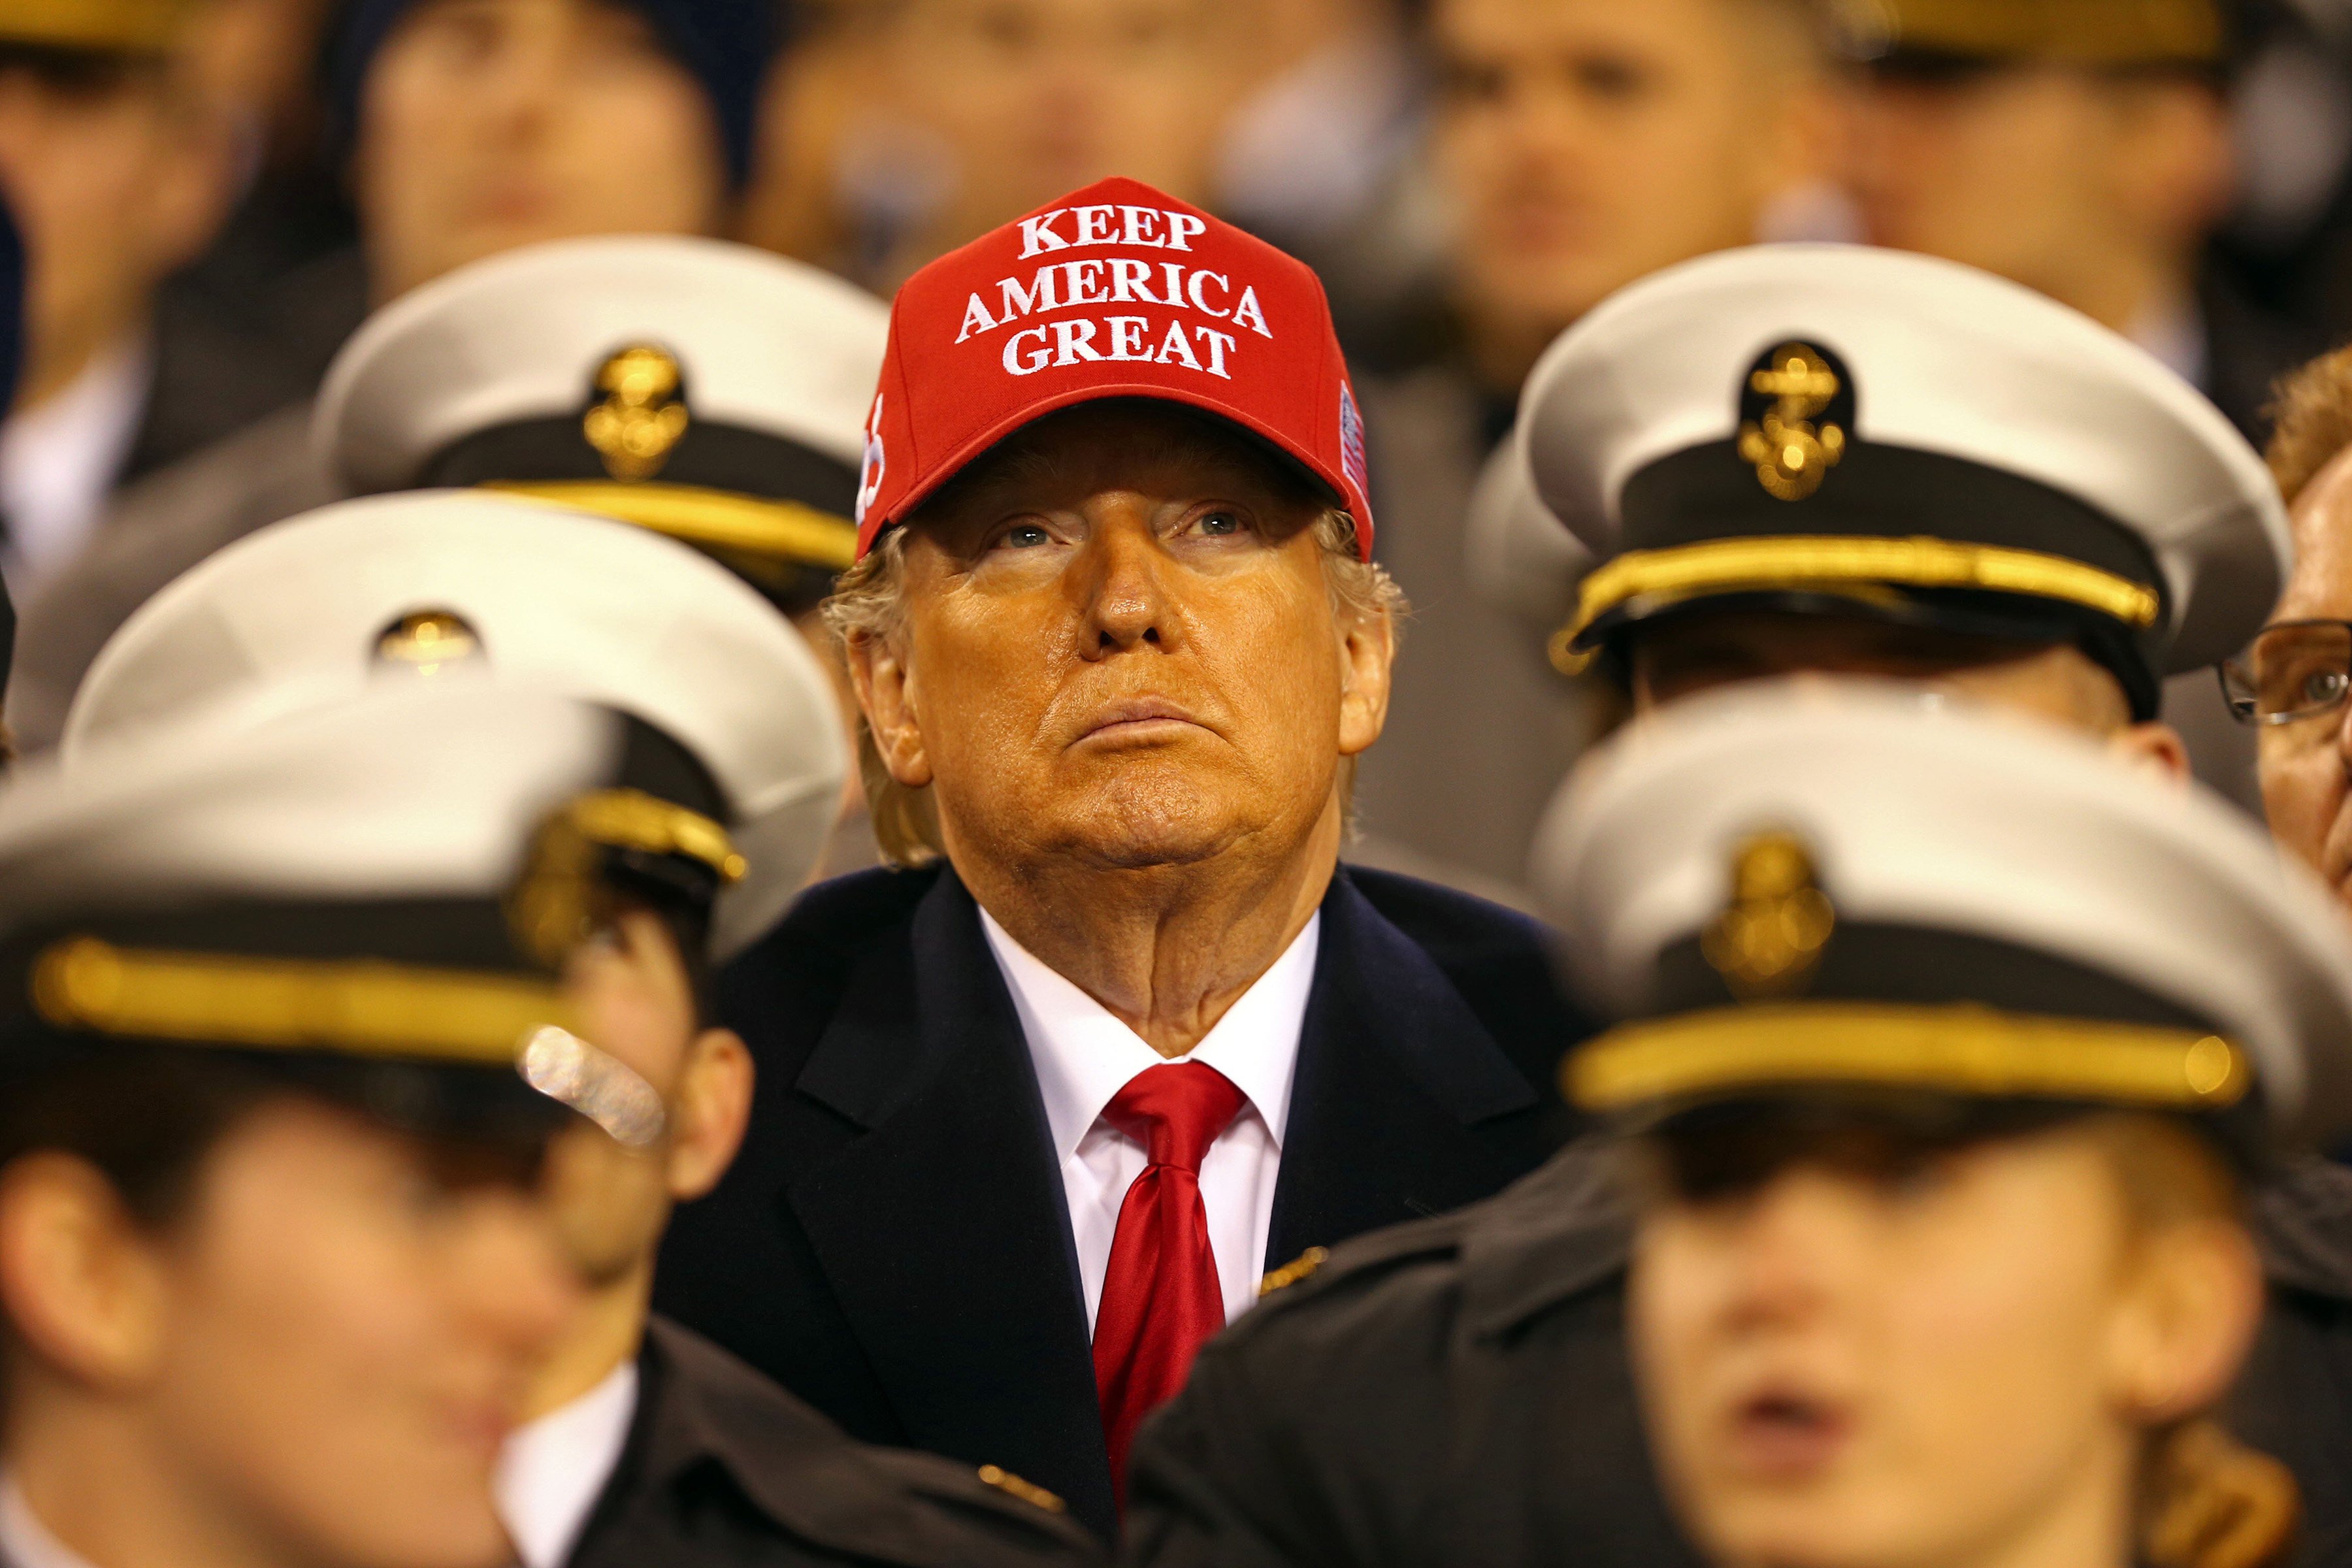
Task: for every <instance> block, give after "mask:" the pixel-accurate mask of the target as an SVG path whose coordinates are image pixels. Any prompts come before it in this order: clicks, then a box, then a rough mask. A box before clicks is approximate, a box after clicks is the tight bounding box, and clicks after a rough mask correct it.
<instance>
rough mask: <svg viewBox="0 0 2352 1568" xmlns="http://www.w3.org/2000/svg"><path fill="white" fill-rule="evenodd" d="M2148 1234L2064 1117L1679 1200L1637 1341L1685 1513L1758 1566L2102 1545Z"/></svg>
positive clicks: (1849, 1567) (1906, 1566) (1647, 1263)
mask: <svg viewBox="0 0 2352 1568" xmlns="http://www.w3.org/2000/svg"><path fill="white" fill-rule="evenodd" d="M2125 1254H2126V1216H2125V1211H2124V1205H2123V1203H2122V1201H2121V1194H2120V1192H2119V1189H2118V1187H2117V1184H2116V1178H2115V1175H2114V1173H2113V1167H2112V1165H2111V1164H2110V1163H2109V1161H2108V1159H2107V1157H2106V1156H2105V1152H2104V1151H2102V1150H2101V1149H2100V1148H2098V1147H2097V1146H2095V1145H2094V1144H2093V1143H2091V1142H2089V1141H2088V1140H2086V1139H2084V1138H2083V1137H2080V1136H2077V1135H2074V1134H2071V1133H2067V1132H2064V1131H2061V1132H2058V1133H2053V1134H2046V1135H2042V1136H2037V1137H2032V1138H2022V1139H2014V1140H2005V1141H2001V1142H1992V1143H1986V1144H1980V1145H1978V1146H1975V1147H1972V1148H1968V1149H1964V1150H1961V1151H1959V1152H1946V1153H1942V1154H1939V1155H1935V1156H1932V1157H1925V1158H1922V1159H1921V1160H1920V1161H1919V1162H1918V1163H1916V1166H1915V1165H1904V1166H1898V1167H1897V1168H1896V1169H1895V1170H1893V1171H1891V1172H1885V1173H1874V1174H1862V1173H1853V1172H1850V1171H1845V1170H1832V1169H1827V1168H1823V1167H1819V1166H1797V1167H1793V1168H1790V1169H1788V1170H1786V1171H1784V1172H1782V1173H1780V1174H1779V1175H1777V1176H1774V1177H1771V1178H1769V1179H1768V1180H1767V1181H1765V1182H1764V1183H1763V1184H1761V1185H1760V1186H1759V1187H1757V1188H1755V1189H1754V1190H1752V1191H1748V1192H1745V1193H1741V1194H1737V1195H1733V1196H1727V1197H1717V1198H1710V1199H1706V1200H1698V1199H1689V1198H1684V1199H1671V1200H1664V1201H1662V1202H1660V1203H1658V1204H1656V1205H1653V1206H1652V1207H1651V1208H1650V1210H1649V1211H1648V1212H1646V1213H1645V1215H1643V1221H1642V1224H1641V1226H1640V1229H1639V1233H1638V1237H1637V1242H1636V1247H1635V1252H1634V1262H1633V1276H1632V1280H1631V1292H1632V1294H1631V1300H1630V1311H1631V1314H1632V1317H1631V1322H1632V1337H1633V1351H1634V1358H1635V1363H1636V1367H1637V1373H1638V1376H1639V1380H1640V1383H1641V1385H1642V1392H1643V1404H1644V1408H1645V1410H1646V1412H1647V1415H1648V1421H1649V1427H1650V1433H1651V1442H1652V1446H1653V1447H1654V1450H1655V1453H1656V1455H1657V1458H1658V1460H1659V1464H1660V1468H1661V1471H1662V1473H1663V1474H1664V1477H1665V1479H1666V1480H1667V1484H1668V1487H1669V1489H1670V1491H1671V1492H1672V1494H1673V1495H1674V1496H1675V1500H1676V1501H1677V1504H1678V1506H1679V1509H1680V1511H1681V1513H1682V1515H1683V1518H1684V1520H1685V1523H1686V1524H1687V1525H1688V1526H1689V1527H1690V1528H1691V1529H1692V1531H1693V1532H1694V1534H1695V1536H1696V1538H1697V1540H1698V1541H1699V1542H1701V1544H1702V1545H1703V1546H1704V1547H1705V1548H1706V1551H1707V1552H1708V1554H1709V1555H1710V1556H1711V1557H1713V1558H1714V1560H1715V1561H1717V1562H1718V1563H1726V1564H1733V1565H1739V1568H1750V1565H1756V1564H1766V1563H1769V1564H1773V1565H1775V1568H1928V1565H1931V1564H1947V1563H1971V1562H1975V1563H1982V1562H1989V1561H1997V1560H2005V1559H2014V1560H2019V1561H2031V1560H2033V1559H2034V1558H2035V1556H2036V1555H2037V1549H2038V1555H2039V1556H2040V1557H2042V1558H2049V1559H2052V1560H2059V1559H2064V1558H2066V1557H2067V1550H2068V1549H2075V1550H2077V1551H2078V1552H2079V1550H2080V1549H2082V1548H2084V1547H2089V1548H2093V1549H2094V1550H2091V1551H2090V1552H2088V1554H2087V1555H2083V1556H2081V1557H2080V1560H2084V1561H2088V1560H2092V1559H2094V1558H2097V1557H2100V1556H2101V1555H2102V1553H2101V1552H2100V1551H2098V1550H2096V1549H2097V1548H2103V1547H2106V1546H2108V1545H2109V1544H2110V1542H2107V1541H2106V1540H2105V1538H2104V1534H2105V1532H2119V1531H2120V1530H2121V1520H2122V1517H2123V1515H2124V1514H2125V1513H2126V1506H2125V1505H2126V1500H2127V1499H2128V1496H2129V1489H2130V1486H2131V1479H2132V1460H2133V1458H2134V1456H2135V1455H2136V1453H2137V1448H2136V1444H2137V1440H2138V1439H2137V1426H2136V1425H2135V1422H2134V1420H2133V1418H2132V1416H2131V1414H2130V1412H2129V1411H2127V1410H2126V1409H2123V1408H2121V1406H2123V1405H2126V1403H2127V1391H2126V1388H2125V1387H2124V1386H2123V1384H2124V1382H2125V1380H2126V1377H2127V1375H2129V1373H2128V1372H2127V1369H2129V1368H2132V1367H2133V1366H2134V1365H2135V1364H2136V1363H2133V1360H2132V1356H2131V1347H2132V1346H2133V1345H2134V1344H2135V1340H2134V1338H2133V1331H2134V1329H2135V1327H2136V1325H2137V1324H2138V1323H2139V1321H2140V1320H2139V1319H2138V1318H2137V1317H2136V1316H2135V1315H2134V1313H2133V1311H2132V1305H2133V1300H2134V1299H2133V1298H2132V1296H2131V1294H2130V1291H2129V1289H2128V1288H2127V1286H2126V1272H2127V1271H2126V1268H2125ZM2086 1521H2087V1526H2088V1528H2089V1530H2090V1531H2091V1534H2090V1536H2089V1537H2088V1539H2087V1540H2086V1539H2084V1537H2082V1536H2081V1535H2080V1534H2071V1535H2070V1534H2069V1533H2068V1531H2069V1529H2070V1528H2072V1529H2074V1530H2077V1531H2079V1530H2080V1529H2081V1528H2083V1527H2084V1525H2085V1523H2086ZM2053 1531H2054V1532H2056V1535H2057V1538H2058V1539H2059V1541H2060V1542H2062V1547H2061V1549H2060V1550H2059V1551H2058V1552H2056V1553H2055V1555H2054V1557H2053V1552H2052V1551H2051V1550H2050V1547H2051V1545H2052V1541H2053ZM2114 1544H2116V1545H2118V1546H2119V1544H2120V1543H2114ZM2105 1555H2106V1557H2107V1559H2108V1560H2120V1558H2121V1555H2122V1552H2121V1551H2120V1550H2115V1551H2112V1552H2107V1553H2105Z"/></svg>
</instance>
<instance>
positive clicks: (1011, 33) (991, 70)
mask: <svg viewBox="0 0 2352 1568" xmlns="http://www.w3.org/2000/svg"><path fill="white" fill-rule="evenodd" d="M1215 22H1216V17H1215V13H1214V11H1213V9H1212V6H1211V5H1210V4H1208V3H1206V0H922V3H921V4H919V5H916V6H914V7H912V8H911V9H910V11H909V12H908V16H906V17H905V18H903V19H902V21H901V23H900V25H899V26H898V29H897V31H896V33H895V34H894V35H893V37H894V43H893V54H894V57H895V59H896V62H897V74H898V87H899V91H900V96H901V98H902V100H903V101H904V103H905V105H906V110H905V111H906V113H907V114H908V115H909V116H910V117H912V119H913V121H915V122H916V123H919V124H926V125H929V127H930V128H931V129H933V130H934V131H936V132H938V134H939V139H940V145H941V146H942V147H943V148H944V149H945V151H946V152H947V153H948V155H949V157H950V159H951V160H952V163H953V167H952V169H951V170H950V174H949V178H950V182H951V185H950V194H949V195H948V196H947V199H946V208H945V211H944V212H943V213H942V214H941V215H940V221H939V223H938V226H937V229H938V232H937V233H936V234H935V235H934V236H933V237H932V243H933V245H934V246H935V247H938V248H941V249H944V248H947V247H951V246H954V245H959V244H961V243H963V242H964V241H966V240H969V239H971V238H974V237H978V236H979V235H981V234H983V233H985V232H986V231H987V230H989V229H991V228H993V227H994V226H997V225H999V224H1003V223H1008V222H1010V221H1012V220H1013V218H1014V217H1016V216H1020V215H1021V214H1022V213H1024V212H1028V211H1031V210H1033V209H1034V208H1036V207H1039V206H1043V205H1045V204H1046V203H1047V202H1050V201H1052V200H1053V199H1054V198H1055V196H1057V195H1061V194H1062V193H1063V192H1065V191H1072V190H1076V189H1078V188H1079V187H1080V186H1083V185H1088V184H1093V183H1094V182H1095V181H1097V180H1099V179H1102V178H1104V177H1105V176H1107V175H1110V174H1125V175H1128V176H1129V177H1131V178H1134V179H1138V180H1141V181H1143V182H1144V183H1145V184H1150V185H1152V186H1154V187H1156V188H1158V189H1160V190H1164V191H1168V192H1170V193H1171V194H1172V195H1177V196H1179V197H1181V198H1183V199H1188V200H1197V199H1200V198H1202V197H1203V196H1204V195H1206V190H1207V185H1208V176H1209V160H1210V157H1211V153H1212V150H1213V147H1214V144H1215V138H1216V134H1217V132H1218V129H1219V128H1220V126H1221V125H1222V124H1223V107H1224V102H1225V100H1226V99H1228V98H1229V97H1230V96H1231V92H1232V84H1231V81H1230V79H1231V78H1232V77H1233V76H1234V75H1235V74H1236V73H1234V72H1233V71H1231V70H1230V69H1228V70H1223V71H1220V70H1219V69H1218V66H1219V65H1220V64H1221V63H1227V62H1221V61H1220V59H1219V58H1218V56H1217V54H1216V52H1215V50H1214V47H1213V46H1214V42H1215V35H1214V32H1213V28H1214V26H1215Z"/></svg>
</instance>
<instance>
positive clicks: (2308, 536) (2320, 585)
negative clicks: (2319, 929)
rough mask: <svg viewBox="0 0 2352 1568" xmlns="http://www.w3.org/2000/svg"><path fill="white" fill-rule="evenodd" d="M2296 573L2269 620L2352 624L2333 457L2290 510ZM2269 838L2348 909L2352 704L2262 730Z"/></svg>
mask: <svg viewBox="0 0 2352 1568" xmlns="http://www.w3.org/2000/svg"><path fill="white" fill-rule="evenodd" d="M2294 534H2295V539H2294V544H2295V551H2294V575H2293V576H2292V577H2290V578H2289V579H2288V580H2287V585H2286V594H2285V595H2284V597H2283V598H2281V599H2280V601H2279V605H2278V608H2277V609H2276V610H2274V611H2273V612H2272V615H2271V619H2272V620H2273V621H2310V620H2352V466H2347V461H2346V460H2345V459H2343V458H2338V459H2337V460H2336V462H2335V463H2333V464H2331V465H2330V466H2329V467H2328V468H2327V469H2326V471H2325V472H2324V473H2322V474H2321V475H2320V476H2319V478H2318V479H2315V480H2314V481H2313V482H2312V483H2311V485H2310V486H2309V488H2307V489H2305V491H2304V492H2303V494H2302V495H2301V496H2299V497H2298V498H2296V501H2295V508H2294ZM2260 745H2261V752H2260V757H2261V767H2262V784H2263V810H2264V813H2265V815H2267V816H2269V818H2270V825H2271V832H2272V834H2273V836H2274V837H2277V839H2278V840H2279V842H2280V843H2282V844H2284V846H2286V847H2287V848H2289V849H2291V850H2293V851H2294V853H2295V854H2296V855H2297V856H2298V857H2300V858H2302V859H2303V860H2304V861H2305V863H2306V864H2308V865H2309V866H2310V867H2311V868H2313V869H2315V870H2316V871H2317V872H2318V873H2319V874H2320V875H2321V876H2322V877H2324V878H2326V880H2327V883H2328V886H2330V887H2331V888H2333V889H2335V890H2336V897H2337V898H2339V899H2341V900H2345V902H2347V904H2352V704H2347V706H2346V707H2344V708H2341V709H2338V710H2336V711H2335V712H2333V713H2329V714H2323V715H2320V716H2317V717H2314V718H2310V719H2304V720H2298V721H2295V722H2294V723H2291V724H2282V725H2279V726H2276V727H2274V728H2265V729H2264V730H2263V731H2261V735H2260Z"/></svg>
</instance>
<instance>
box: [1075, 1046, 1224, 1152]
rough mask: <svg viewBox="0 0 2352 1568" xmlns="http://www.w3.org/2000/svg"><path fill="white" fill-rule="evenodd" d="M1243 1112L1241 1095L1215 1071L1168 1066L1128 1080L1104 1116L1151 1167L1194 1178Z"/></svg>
mask: <svg viewBox="0 0 2352 1568" xmlns="http://www.w3.org/2000/svg"><path fill="white" fill-rule="evenodd" d="M1241 1109H1242V1091H1241V1090H1240V1089H1235V1088H1234V1083H1233V1080H1232V1079H1229V1078H1227V1077H1226V1076H1225V1075H1224V1074H1223V1073H1221V1072H1219V1071H1218V1070H1217V1069H1216V1068H1213V1067H1208V1066H1206V1065H1204V1064H1202V1063H1200V1062H1170V1063H1168V1064H1167V1065H1165V1066H1163V1067H1156V1068H1144V1069H1143V1070H1142V1071H1141V1072H1139V1073H1137V1074H1136V1075H1135V1076H1134V1077H1133V1078H1131V1079H1128V1080H1127V1087H1126V1088H1125V1089H1120V1090H1119V1091H1118V1093H1117V1094H1115V1095H1112V1096H1111V1098H1110V1103H1109V1104H1108V1105H1107V1106H1105V1107H1104V1108H1103V1116H1104V1118H1105V1119H1106V1120H1108V1121H1109V1122H1110V1124H1111V1125H1112V1126H1113V1127H1116V1128H1118V1130H1119V1131H1121V1132H1124V1133H1126V1134H1127V1135H1128V1136H1129V1137H1130V1138H1132V1139H1134V1140H1135V1141H1136V1142H1139V1143H1141V1144H1142V1145H1143V1146H1144V1148H1145V1150H1146V1151H1147V1153H1148V1157H1149V1158H1150V1162H1151V1163H1153V1164H1155V1165H1179V1166H1181V1167H1182V1168H1183V1169H1185V1170H1187V1171H1190V1172H1192V1173H1193V1174H1194V1175H1196V1176H1197V1175H1199V1174H1200V1173H1201V1161H1202V1158H1204V1157H1205V1156H1206V1155H1207V1154H1208V1152H1209V1145H1210V1144H1212V1143H1213V1142H1216V1141H1217V1134H1218V1133H1220V1132H1223V1131H1224V1130H1225V1128H1226V1127H1227V1126H1228V1125H1230V1124H1231V1123H1232V1121H1233V1119H1234V1117H1236V1116H1238V1115H1240V1114H1241Z"/></svg>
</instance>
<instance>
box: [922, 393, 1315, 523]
mask: <svg viewBox="0 0 2352 1568" xmlns="http://www.w3.org/2000/svg"><path fill="white" fill-rule="evenodd" d="M1110 490H1132V491H1138V492H1140V493H1143V494H1146V495H1155V496H1160V497H1163V498H1165V497H1169V496H1172V495H1175V494H1179V493H1187V494H1189V493H1191V492H1193V491H1199V492H1202V493H1203V494H1206V493H1209V492H1226V493H1233V492H1236V491H1238V492H1241V493H1234V494H1233V499H1234V500H1260V501H1265V502H1269V503H1272V504H1274V505H1276V506H1277V507H1281V508H1284V509H1286V510H1297V511H1298V512H1300V513H1301V514H1302V516H1301V519H1300V521H1307V520H1309V519H1311V517H1312V516H1313V515H1314V514H1315V513H1317V512H1319V511H1320V510H1322V509H1324V508H1325V507H1328V506H1329V505H1331V504H1333V503H1332V500H1331V498H1330V497H1328V495H1325V494H1324V493H1323V492H1322V489H1321V487H1320V486H1318V484H1317V483H1316V482H1315V481H1314V480H1313V479H1310V478H1308V477H1307V475H1306V474H1305V473H1303V472H1301V471H1300V469H1299V468H1298V467H1297V465H1296V464H1295V463H1293V462H1292V461H1291V460H1290V459H1289V458H1286V457H1284V456H1282V455H1281V454H1280V453H1278V452H1276V451H1275V450H1274V448H1273V447H1270V446H1268V445H1267V444H1266V443H1265V441H1263V440H1261V439H1260V438H1258V437H1255V436H1254V435H1252V434H1251V433H1250V432H1248V431H1246V430H1244V429H1243V428H1242V427H1241V426H1237V425H1234V424H1231V423H1229V422H1227V421H1225V420H1223V419H1219V418H1217V417H1216V416H1214V415H1211V414H1203V413H1200V412H1198V411H1195V410H1193V409H1191V408H1187V407H1185V406H1183V405H1181V404H1175V403H1165V402H1160V401H1157V400H1155V399H1151V398H1141V397H1129V398H1109V399H1104V400H1100V401H1097V402H1092V403H1083V404H1080V405H1077V406H1076V407H1072V408H1065V409H1061V410H1058V411H1057V412H1055V413H1052V414H1048V415H1046V416H1045V417H1043V418H1041V419H1037V420H1034V421H1032V422H1031V423H1029V424H1027V425H1024V426H1022V427H1021V428H1020V429H1019V430H1016V431H1014V432H1013V434H1012V435H1011V436H1008V437H1005V438H1004V439H1003V440H1002V441H1000V442H998V443H997V444H996V445H995V446H994V447H991V448H990V449H989V450H988V451H987V452H985V453H984V454H982V456H981V457H979V458H976V459H974V460H973V461H972V462H971V464H969V465H967V466H966V467H965V468H964V469H963V470H962V472H961V473H959V474H958V475H957V476H956V477H955V478H954V479H952V480H950V482H949V483H947V484H946V485H944V486H942V487H941V488H940V491H939V493H938V494H937V495H935V496H933V497H932V498H931V499H930V500H927V501H926V502H924V504H923V505H922V506H921V507H920V508H919V509H917V510H916V512H915V514H914V516H913V517H912V518H911V519H909V521H910V523H912V524H913V525H914V526H916V527H918V528H920V527H921V526H922V525H923V524H925V523H926V522H929V523H932V524H935V525H950V524H952V523H954V522H960V521H971V513H972V512H973V511H974V510H981V511H998V510H1004V509H1007V508H1014V509H1018V508H1022V507H1030V506H1036V507H1047V506H1055V505H1067V504H1072V503H1074V502H1076V501H1079V500H1084V499H1085V498H1086V497H1087V496H1091V495H1099V494H1102V493H1104V492H1106V491H1110Z"/></svg>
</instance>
